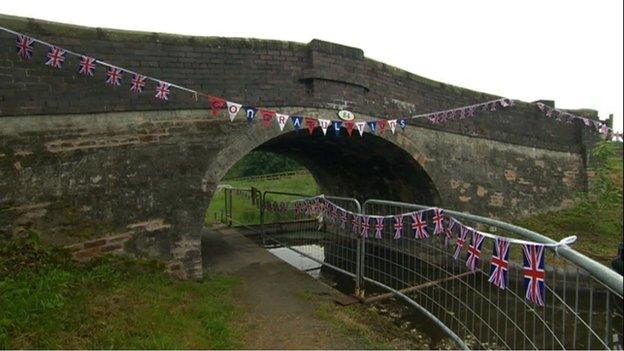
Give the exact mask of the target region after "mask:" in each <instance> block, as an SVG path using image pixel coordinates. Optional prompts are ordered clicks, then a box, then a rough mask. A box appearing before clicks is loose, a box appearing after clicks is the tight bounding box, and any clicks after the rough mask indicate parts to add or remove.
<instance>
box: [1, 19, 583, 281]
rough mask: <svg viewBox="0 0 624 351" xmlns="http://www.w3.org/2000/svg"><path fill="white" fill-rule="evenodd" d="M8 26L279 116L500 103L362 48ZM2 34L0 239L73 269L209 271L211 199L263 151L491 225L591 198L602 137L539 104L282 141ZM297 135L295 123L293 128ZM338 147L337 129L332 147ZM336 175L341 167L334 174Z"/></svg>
mask: <svg viewBox="0 0 624 351" xmlns="http://www.w3.org/2000/svg"><path fill="white" fill-rule="evenodd" d="M0 25H2V26H5V27H9V28H12V29H15V30H18V31H22V32H25V33H26V34H29V35H32V36H36V37H40V38H41V39H44V40H48V41H50V42H52V43H54V44H58V45H61V46H64V47H66V48H68V49H71V50H75V51H78V52H81V53H85V54H88V55H92V56H95V57H98V58H101V59H104V60H106V61H109V62H110V63H112V64H116V65H119V66H124V67H128V68H130V69H134V70H138V71H140V72H142V73H145V74H148V75H154V76H156V77H158V78H162V79H164V80H167V81H171V82H173V83H178V84H182V85H186V86H189V87H191V88H194V89H198V90H202V91H206V92H209V93H212V94H214V95H218V96H223V97H225V98H228V99H230V100H234V101H239V102H243V103H247V104H253V105H259V106H263V107H274V108H276V109H278V110H280V111H284V112H286V113H301V114H306V115H312V116H318V117H325V118H335V113H336V110H337V109H339V108H342V107H346V108H348V109H349V110H351V111H353V112H355V113H356V114H357V115H358V118H368V119H370V118H371V116H375V117H377V118H379V117H390V116H394V117H397V116H405V115H409V114H413V113H424V112H428V111H435V110H439V109H444V108H451V107H456V106H460V105H465V104H471V103H476V102H481V101H486V100H489V99H492V98H493V96H491V95H488V94H483V93H478V92H474V91H470V90H466V89H462V88H457V87H453V86H450V85H447V84H443V83H439V82H434V81H431V80H428V79H425V78H422V77H419V76H416V75H413V74H411V73H407V72H404V71H401V70H399V69H396V68H393V67H390V66H388V65H385V64H382V63H379V62H375V61H373V60H370V59H367V58H365V57H364V55H363V52H362V51H361V50H359V49H355V48H350V47H345V46H341V45H337V44H332V43H326V42H321V41H317V40H313V41H312V42H310V43H308V44H299V43H290V42H280V41H265V40H254V39H227V38H199V37H180V36H173V35H163V34H150V33H131V32H123V31H112V30H102V29H97V28H84V27H74V26H68V25H61V24H55V23H49V22H44V21H37V20H28V19H23V18H16V17H8V16H0ZM14 40H15V38H14V37H13V36H10V35H6V33H0V236H2V237H10V236H11V235H14V234H15V233H18V232H20V231H21V230H24V229H26V228H32V229H36V230H38V231H40V232H41V233H42V234H43V235H44V239H45V240H46V241H48V242H50V243H53V244H56V245H63V246H70V247H72V249H73V250H74V255H75V257H77V258H84V257H90V256H93V255H99V254H101V253H104V252H118V253H123V254H126V255H130V256H133V257H150V258H156V259H160V260H163V261H166V262H168V267H169V269H170V270H171V271H175V272H177V274H179V275H180V276H182V277H186V278H199V277H201V274H202V267H201V253H200V249H201V245H200V240H201V239H200V236H201V232H202V226H203V222H204V215H205V210H206V208H207V206H208V204H209V201H210V199H211V197H212V194H213V192H214V190H215V188H216V185H217V184H218V182H219V181H220V179H221V178H222V176H223V175H224V174H225V172H226V171H227V170H228V169H229V167H231V166H232V165H233V164H234V163H235V162H236V161H237V160H239V159H240V158H242V157H243V156H244V155H246V154H247V153H249V152H250V151H252V150H254V149H257V148H259V149H266V150H268V151H273V152H278V153H282V154H285V155H287V156H289V157H293V158H295V159H297V160H299V161H301V162H302V163H303V164H304V165H306V166H307V167H308V168H309V169H310V171H311V172H312V173H313V175H314V176H315V177H316V179H317V180H318V181H319V183H320V185H321V187H322V188H323V189H324V190H325V191H327V192H328V193H330V192H331V193H334V194H336V195H346V196H355V197H358V198H360V199H366V198H369V197H381V198H390V199H395V200H402V201H416V202H425V203H430V204H436V205H441V206H445V207H449V208H454V209H458V210H465V211H470V212H473V213H478V214H483V215H491V216H497V217H503V218H506V217H511V216H516V215H523V214H527V213H529V211H541V210H546V209H551V208H558V207H561V206H566V205H568V204H569V203H570V201H571V196H572V194H573V193H574V192H576V191H579V190H582V189H584V188H585V186H586V185H585V183H586V173H585V172H586V167H585V165H586V163H587V149H588V146H589V145H591V142H592V140H593V135H590V134H587V133H586V132H583V131H582V130H581V129H580V128H579V126H577V125H571V124H570V125H568V124H560V123H557V122H555V121H552V120H548V119H545V118H544V117H543V116H542V114H541V113H540V112H539V111H537V109H536V108H535V107H534V106H533V105H529V104H525V103H519V104H518V106H517V107H515V108H513V109H508V110H504V111H496V112H483V113H480V114H479V116H478V117H477V118H474V119H466V120H462V121H455V122H450V123H447V124H444V125H440V126H433V125H430V124H428V123H427V122H414V123H412V126H410V127H408V128H406V130H405V132H400V133H398V135H396V136H392V135H390V134H389V133H386V134H385V135H383V136H373V135H369V134H366V135H365V136H364V137H363V138H361V139H358V138H360V137H359V136H354V137H352V138H345V137H341V138H336V137H333V136H327V137H321V136H320V134H319V133H320V131H319V130H317V131H316V134H315V135H314V136H308V135H306V132H305V131H304V132H302V133H299V134H295V133H292V132H287V133H283V134H282V133H279V129H278V128H277V127H276V126H273V128H270V129H264V128H263V127H262V125H261V123H255V124H254V125H252V126H247V124H246V122H245V121H244V120H243V119H242V118H240V119H239V120H237V121H236V122H235V123H230V122H229V121H228V119H227V117H225V116H224V115H223V114H222V115H221V116H219V117H218V118H215V117H213V116H212V115H211V113H210V112H209V111H208V110H207V107H208V104H207V102H206V101H203V100H200V101H195V100H194V99H193V98H192V96H190V95H189V94H187V93H181V92H179V91H175V90H174V92H173V95H172V99H171V101H169V102H164V103H163V102H159V101H157V100H156V99H154V97H153V89H154V86H153V85H148V86H147V87H146V92H145V93H143V94H140V95H134V94H132V93H130V92H129V89H128V83H129V78H130V77H127V76H126V77H124V85H123V86H121V87H111V86H109V85H106V84H104V71H103V70H102V69H101V67H100V69H99V70H98V72H97V74H96V77H92V78H85V77H82V76H79V75H78V74H77V73H76V65H77V60H76V59H74V58H69V59H68V60H67V61H66V64H65V68H64V69H62V70H53V69H50V68H48V67H46V66H44V64H43V62H44V55H45V48H43V47H42V46H37V47H36V51H35V57H34V58H33V60H32V61H31V62H23V61H21V60H19V59H18V57H17V55H16V53H15V44H14ZM288 128H290V127H288ZM328 134H329V133H328ZM338 164H339V165H341V167H339V168H338V167H336V165H338Z"/></svg>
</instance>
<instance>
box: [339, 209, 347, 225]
mask: <svg viewBox="0 0 624 351" xmlns="http://www.w3.org/2000/svg"><path fill="white" fill-rule="evenodd" d="M346 228H347V211H344V210H340V229H346Z"/></svg>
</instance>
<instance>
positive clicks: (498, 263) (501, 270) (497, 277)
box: [488, 238, 509, 289]
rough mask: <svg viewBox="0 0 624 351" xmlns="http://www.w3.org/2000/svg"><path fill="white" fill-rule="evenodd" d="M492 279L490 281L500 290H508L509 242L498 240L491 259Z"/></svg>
mask: <svg viewBox="0 0 624 351" xmlns="http://www.w3.org/2000/svg"><path fill="white" fill-rule="evenodd" d="M490 266H491V269H490V279H488V281H489V282H490V283H492V284H494V285H496V286H497V287H498V288H499V289H506V288H507V284H508V282H509V277H508V270H509V241H508V240H505V239H503V238H496V241H495V242H494V248H493V249H492V258H491V259H490Z"/></svg>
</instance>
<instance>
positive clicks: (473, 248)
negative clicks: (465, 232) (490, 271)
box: [466, 231, 485, 271]
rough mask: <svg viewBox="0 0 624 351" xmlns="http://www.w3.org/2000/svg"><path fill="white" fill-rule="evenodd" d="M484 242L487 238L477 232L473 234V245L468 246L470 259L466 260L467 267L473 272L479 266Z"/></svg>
mask: <svg viewBox="0 0 624 351" xmlns="http://www.w3.org/2000/svg"><path fill="white" fill-rule="evenodd" d="M483 241H485V236H483V235H481V234H480V233H479V232H477V231H473V232H472V243H471V244H470V245H469V246H468V259H467V260H466V267H468V269H469V270H471V271H474V270H475V269H477V267H478V266H479V258H480V257H481V248H483Z"/></svg>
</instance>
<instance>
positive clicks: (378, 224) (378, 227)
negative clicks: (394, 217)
mask: <svg viewBox="0 0 624 351" xmlns="http://www.w3.org/2000/svg"><path fill="white" fill-rule="evenodd" d="M383 221H384V219H383V217H375V239H381V238H382V232H383V228H384V224H383Z"/></svg>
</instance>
